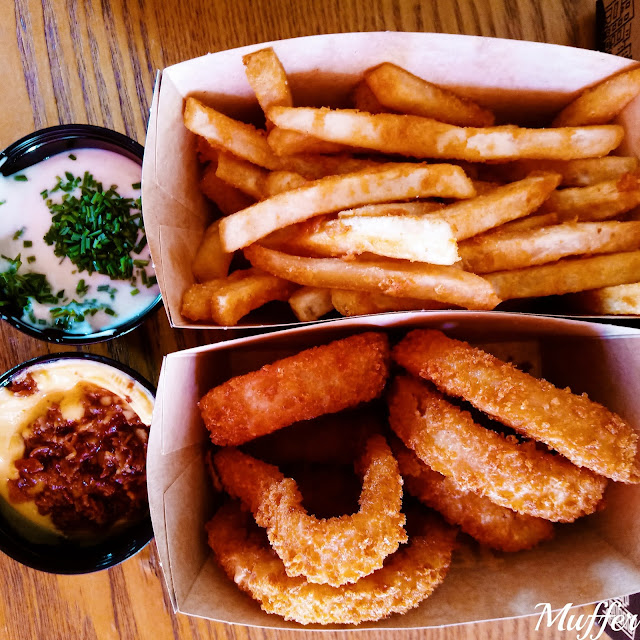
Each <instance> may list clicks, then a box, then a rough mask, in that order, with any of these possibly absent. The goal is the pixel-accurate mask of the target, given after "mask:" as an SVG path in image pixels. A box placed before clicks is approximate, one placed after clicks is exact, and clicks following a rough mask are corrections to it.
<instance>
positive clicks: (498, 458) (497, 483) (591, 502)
mask: <svg viewBox="0 0 640 640" xmlns="http://www.w3.org/2000/svg"><path fill="white" fill-rule="evenodd" d="M388 402H389V414H390V415H389V421H390V424H391V428H392V429H393V430H394V431H395V432H396V434H397V435H398V436H399V437H400V439H401V440H402V441H403V442H404V444H405V445H406V446H407V447H409V449H412V450H413V451H414V452H415V453H416V455H417V456H418V457H419V458H420V459H421V460H423V461H424V462H425V463H426V464H428V465H429V466H430V467H431V468H432V469H434V470H435V471H438V472H439V473H442V474H443V475H446V476H449V477H451V478H453V479H454V480H455V482H456V484H457V485H458V486H459V487H460V488H462V489H466V490H469V491H474V492H476V493H480V494H481V495H484V496H486V497H487V498H489V499H490V500H492V501H493V502H495V503H496V504H499V505H501V506H503V507H507V508H508V509H513V510H514V511H517V512H518V513H524V514H528V515H531V516H536V517H539V518H545V519H546V520H553V521H554V522H573V521H574V520H575V519H576V518H579V517H580V516H583V515H587V514H589V513H593V512H594V511H595V510H596V509H597V507H598V504H599V503H600V501H601V499H602V495H603V493H604V489H605V487H606V484H607V479H606V478H604V477H602V476H598V475H596V474H595V473H593V472H592V471H590V470H589V469H585V468H580V467H576V466H575V465H574V464H572V463H571V462H569V461H568V460H567V459H566V458H563V457H562V456H558V455H552V454H551V453H548V452H546V451H540V450H539V449H537V448H536V446H535V443H533V442H524V443H522V444H519V443H518V442H516V441H515V436H512V437H511V438H509V437H505V436H503V435H501V434H499V433H496V432H495V431H491V430H489V429H485V428H484V427H481V426H480V425H478V424H476V423H475V422H474V421H473V418H472V417H471V414H469V413H468V412H467V411H462V410H460V409H459V408H458V407H455V406H454V405H452V404H450V403H449V402H447V400H446V399H445V398H444V397H443V396H442V394H440V393H439V392H438V391H435V390H432V389H431V388H429V386H427V384H425V383H424V382H421V381H420V380H417V379H416V378H409V377H406V376H405V377H399V378H397V379H396V380H395V381H394V384H393V387H392V390H391V392H390V394H389V398H388Z"/></svg>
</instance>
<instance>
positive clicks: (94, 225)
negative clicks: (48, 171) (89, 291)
mask: <svg viewBox="0 0 640 640" xmlns="http://www.w3.org/2000/svg"><path fill="white" fill-rule="evenodd" d="M78 188H79V189H80V194H79V195H76V194H75V190H76V189H78ZM54 191H62V192H63V193H64V195H63V197H62V201H60V202H52V201H51V200H47V206H48V208H49V210H50V212H51V214H52V218H51V221H52V224H51V227H50V229H49V231H47V233H46V235H45V236H44V240H45V242H46V243H47V244H49V245H53V246H54V253H55V254H56V255H57V256H61V257H69V259H70V260H71V262H73V263H74V264H75V265H76V266H77V267H78V271H80V272H82V271H87V272H88V273H89V274H91V273H94V272H96V271H97V272H98V273H102V274H104V275H108V276H109V277H111V278H113V279H115V280H130V279H131V277H132V275H133V269H134V266H137V265H134V261H133V258H132V257H131V254H139V253H140V251H141V250H142V249H143V248H144V247H145V246H146V243H147V239H146V237H145V236H144V230H143V229H142V218H141V215H140V209H139V206H138V200H139V199H138V200H133V199H132V198H123V197H122V196H120V195H119V194H118V192H117V190H116V186H115V185H111V187H110V188H109V189H108V190H106V191H105V190H104V189H103V186H102V184H101V183H100V182H97V181H96V180H95V178H94V177H93V175H91V174H90V173H89V172H88V171H85V173H84V175H83V176H82V177H79V176H75V177H74V176H73V174H71V173H70V172H66V173H65V179H61V178H58V182H57V184H56V185H55V187H54V188H53V189H52V190H51V191H50V193H53V192H54Z"/></svg>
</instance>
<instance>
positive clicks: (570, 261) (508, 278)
mask: <svg viewBox="0 0 640 640" xmlns="http://www.w3.org/2000/svg"><path fill="white" fill-rule="evenodd" d="M638 273H640V251H629V252H625V253H611V254H608V255H604V256H595V257H593V258H565V259H564V260H559V261H558V262H553V263H551V264H545V265H541V266H537V267H528V268H526V269H515V270H512V271H498V272H496V273H489V274H487V275H486V276H485V277H486V278H487V280H489V282H491V284H492V285H493V288H494V289H495V291H496V293H497V295H498V296H500V298H501V299H502V300H510V299H512V298H534V297H538V296H553V295H560V294H564V293H575V292H577V291H586V290H587V289H600V288H601V287H610V286H614V285H618V284H629V283H631V282H637V281H638Z"/></svg>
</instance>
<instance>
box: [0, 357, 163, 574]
mask: <svg viewBox="0 0 640 640" xmlns="http://www.w3.org/2000/svg"><path fill="white" fill-rule="evenodd" d="M60 359H74V360H83V359H87V360H93V361H96V362H100V363H102V364H106V365H109V366H111V367H114V368H116V369H119V370H120V371H122V372H123V373H125V374H126V375H128V376H130V377H131V378H133V379H134V380H136V381H137V382H139V383H140V384H141V385H142V386H143V387H144V388H145V389H147V390H148V391H149V392H150V393H151V395H152V396H154V397H155V391H156V390H155V387H154V386H153V385H152V384H151V383H150V382H149V381H147V380H145V378H143V377H142V376H141V375H140V374H139V373H137V372H136V371H134V370H133V369H130V368H129V367H127V366H125V365H123V364H120V363H119V362H116V361H115V360H111V359H110V358H105V357H103V356H99V355H94V354H91V353H58V354H55V355H46V356H40V357H38V358H33V359H32V360H27V361H26V362H23V363H22V364H19V365H18V366H16V367H13V369H10V370H9V371H7V372H6V373H4V374H2V376H0V387H5V386H6V385H7V384H9V382H10V381H11V380H12V379H13V378H14V377H15V376H16V375H18V374H19V373H21V372H23V371H24V370H26V369H28V368H29V367H32V366H33V365H35V364H42V363H46V362H52V361H57V360H60ZM1 499H2V498H0V500H1ZM152 538H153V529H152V527H151V518H150V516H149V514H148V513H147V514H146V515H145V516H143V517H142V519H140V520H137V521H136V522H134V523H132V524H131V525H130V526H128V527H126V528H125V529H123V530H122V531H120V532H119V533H117V534H114V535H113V536H109V537H107V538H106V539H103V540H101V541H100V542H98V543H97V544H95V545H89V544H86V543H83V544H80V543H75V542H73V541H70V540H66V539H63V538H61V539H60V541H59V542H55V543H50V544H46V543H43V544H41V543H36V542H32V541H30V540H27V539H25V538H24V537H23V536H22V535H21V534H20V533H19V532H18V531H17V530H16V529H15V528H14V526H13V525H12V524H11V522H10V520H9V519H8V518H6V517H5V515H4V514H3V513H2V512H0V551H3V552H4V553H6V554H7V555H8V556H10V557H12V558H13V559H14V560H17V561H18V562H21V563H22V564H24V565H26V566H28V567H32V568H33V569H38V570H39V571H46V572H48V573H58V574H81V573H92V572H94V571H101V570H102V569H108V568H109V567H113V566H115V565H117V564H119V563H120V562H122V561H123V560H126V559H127V558H129V557H131V556H132V555H134V554H136V553H137V552H138V551H140V550H141V549H142V548H144V547H145V546H146V545H147V543H148V542H149V541H150V540H151V539H152Z"/></svg>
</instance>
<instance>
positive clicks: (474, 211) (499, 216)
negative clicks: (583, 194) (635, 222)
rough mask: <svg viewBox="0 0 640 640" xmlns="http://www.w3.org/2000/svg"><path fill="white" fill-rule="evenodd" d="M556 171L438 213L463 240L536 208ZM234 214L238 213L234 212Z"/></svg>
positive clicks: (553, 181) (549, 189)
mask: <svg viewBox="0 0 640 640" xmlns="http://www.w3.org/2000/svg"><path fill="white" fill-rule="evenodd" d="M559 181H560V175H559V174H557V173H534V174H532V175H530V176H529V177H528V178H525V179H524V180H520V181H518V182H513V183H511V184H506V185H504V186H501V187H497V188H495V189H492V190H490V191H489V192H488V193H486V194H484V195H481V196H477V197H475V198H472V199H470V200H465V201H463V202H456V203H455V204H452V205H449V206H448V207H445V208H444V209H442V210H441V211H439V212H438V213H437V214H434V215H437V216H438V217H440V218H442V219H443V220H444V221H445V222H447V223H448V224H450V225H451V228H452V229H453V235H454V236H455V238H456V240H464V239H466V238H471V237H472V236H475V235H478V234H479V233H483V232H484V231H488V230H489V229H492V228H494V227H497V226H499V225H501V224H504V223H505V222H509V221H510V220H515V219H517V218H523V217H524V216H527V215H529V214H530V213H531V212H532V211H535V210H536V209H537V208H538V207H539V206H540V205H541V204H542V203H543V202H544V201H545V199H546V198H547V197H548V196H549V194H550V193H551V192H552V191H553V190H554V189H555V188H556V187H557V186H558V182H559ZM236 215H237V214H236Z"/></svg>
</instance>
